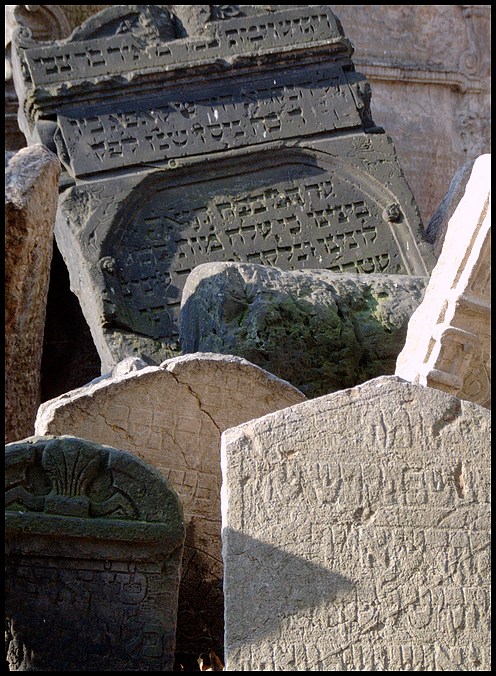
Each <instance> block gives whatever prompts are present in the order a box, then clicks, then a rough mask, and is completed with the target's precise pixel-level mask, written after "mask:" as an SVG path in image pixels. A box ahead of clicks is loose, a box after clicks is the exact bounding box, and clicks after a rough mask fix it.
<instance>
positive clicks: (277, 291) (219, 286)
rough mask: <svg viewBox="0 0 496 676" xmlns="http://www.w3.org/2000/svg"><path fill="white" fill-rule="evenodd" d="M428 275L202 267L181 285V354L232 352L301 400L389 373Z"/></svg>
mask: <svg viewBox="0 0 496 676" xmlns="http://www.w3.org/2000/svg"><path fill="white" fill-rule="evenodd" d="M428 281H429V280H428V278H427V277H413V276H410V275H375V274H369V275H352V274H346V273H333V272H329V271H328V270H305V271H303V270H301V271H300V270H298V271H292V272H288V271H282V270H279V269H276V268H269V267H264V266H261V265H244V264H242V263H206V264H204V265H199V266H198V267H197V268H195V270H194V271H193V272H192V273H191V274H190V275H189V277H188V279H187V280H186V284H185V286H184V291H183V297H182V303H181V315H180V341H181V346H182V348H183V352H196V351H201V352H220V353H224V354H237V355H239V356H240V357H244V358H245V359H248V360H249V361H251V362H252V363H254V364H258V366H261V367H262V368H264V369H266V370H267V371H270V373H274V374H275V375H277V376H279V378H283V379H284V380H287V381H289V382H290V383H291V384H293V385H294V386H295V387H297V388H298V389H299V390H301V391H302V392H303V393H304V394H305V395H306V396H307V397H316V396H320V395H322V394H329V393H330V392H334V391H336V390H342V389H344V388H345V387H353V386H354V385H358V384H359V383H363V382H365V381H366V380H370V379H371V378H375V377H376V376H380V375H391V374H393V373H394V370H395V367H396V359H397V357H398V354H399V353H400V351H401V350H402V348H403V346H404V343H405V338H406V330H407V325H408V321H409V319H410V317H411V315H412V314H413V311H414V310H415V309H416V308H417V307H418V305H419V304H420V302H421V300H422V297H423V294H424V291H425V287H426V286H427V283H428Z"/></svg>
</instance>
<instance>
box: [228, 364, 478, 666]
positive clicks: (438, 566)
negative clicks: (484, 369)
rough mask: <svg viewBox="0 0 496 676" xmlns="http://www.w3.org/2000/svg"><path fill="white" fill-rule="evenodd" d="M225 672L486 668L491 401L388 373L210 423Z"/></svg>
mask: <svg viewBox="0 0 496 676" xmlns="http://www.w3.org/2000/svg"><path fill="white" fill-rule="evenodd" d="M221 457H222V460H221V462H222V477H223V484H222V512H223V517H222V527H223V531H222V539H223V559H224V590H225V607H226V615H225V619H226V634H225V641H226V645H225V653H226V671H392V672H395V671H490V670H491V666H490V607H491V606H490V601H489V595H490V572H491V571H490V558H489V556H490V511H489V507H490V505H489V502H490V471H489V468H490V412H489V411H487V409H484V408H482V407H480V406H477V405H476V404H473V403H471V402H465V401H461V400H459V399H457V398H455V397H452V396H450V395H448V394H446V393H445V392H440V391H439V390H434V389H431V388H426V387H423V386H421V385H413V384H411V383H407V382H405V381H402V380H401V379H400V378H397V377H396V376H385V377H381V378H377V379H375V380H371V381H369V382H367V383H365V384H364V385H361V386H359V387H356V388H353V389H349V390H344V391H341V392H336V393H334V394H331V395H328V396H325V397H320V398H319V399H314V400H312V401H309V402H304V403H303V404H299V405H297V406H293V407H291V408H288V409H285V410H284V411H279V412H278V413H275V414H272V415H268V416H265V417H264V418H262V419H260V420H254V421H251V422H249V423H246V424H245V425H241V426H239V427H238V428H235V429H230V430H227V431H226V432H224V434H223V435H222V450H221Z"/></svg>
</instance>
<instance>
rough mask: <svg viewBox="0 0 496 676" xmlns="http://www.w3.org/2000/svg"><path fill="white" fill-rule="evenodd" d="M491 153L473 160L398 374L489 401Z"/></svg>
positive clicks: (484, 402) (483, 403) (410, 329)
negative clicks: (463, 191) (463, 192)
mask: <svg viewBox="0 0 496 676" xmlns="http://www.w3.org/2000/svg"><path fill="white" fill-rule="evenodd" d="M490 175H491V156H490V155H482V156H481V157H479V158H478V159H477V160H476V161H475V162H474V164H473V167H472V171H471V174H470V178H469V179H468V181H467V184H466V189H465V194H464V195H463V197H462V198H461V200H460V202H459V204H458V206H457V208H456V210H455V212H454V214H453V215H452V217H451V219H450V221H449V224H448V229H447V232H446V237H445V240H444V245H443V249H442V252H441V255H440V257H439V260H438V263H437V265H436V267H435V268H434V271H433V273H432V276H431V279H430V281H429V285H428V287H427V289H426V292H425V297H424V300H423V302H422V303H421V305H420V306H419V307H418V308H417V310H416V311H415V312H414V314H413V316H412V318H411V320H410V323H409V325H408V332H407V338H406V343H405V346H404V348H403V350H402V351H401V352H400V354H399V355H398V360H397V364H396V374H397V375H399V376H400V377H402V378H405V379H407V380H411V381H412V382H418V383H420V384H422V385H428V386H429V387H436V388H438V389H441V390H444V391H445V392H450V393H451V394H455V395H456V396H457V397H460V399H468V400H469V401H474V402H476V403H477V404H480V405H481V406H487V407H488V408H489V407H490V405H491V186H490Z"/></svg>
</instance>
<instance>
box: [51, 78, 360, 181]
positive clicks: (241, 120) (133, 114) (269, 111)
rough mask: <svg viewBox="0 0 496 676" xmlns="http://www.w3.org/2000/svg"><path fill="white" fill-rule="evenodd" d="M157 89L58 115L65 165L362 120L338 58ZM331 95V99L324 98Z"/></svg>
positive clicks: (113, 162)
mask: <svg viewBox="0 0 496 676" xmlns="http://www.w3.org/2000/svg"><path fill="white" fill-rule="evenodd" d="M168 98H169V97H168V96H167V94H161V95H160V97H158V98H157V99H156V100H155V101H153V100H144V101H142V102H140V107H139V108H136V105H135V104H134V103H133V104H131V105H132V107H131V106H130V104H127V106H126V104H124V105H123V107H122V109H119V108H117V109H116V108H115V105H114V106H112V108H113V110H112V112H108V113H105V112H104V111H103V112H101V113H99V114H98V115H94V116H91V117H87V118H85V117H79V116H78V117H74V118H71V117H65V116H59V118H58V124H59V128H60V132H61V135H60V137H59V138H60V140H59V143H63V147H64V148H65V149H70V150H68V151H67V152H68V157H69V162H70V166H69V167H68V169H70V171H71V173H74V174H75V175H84V174H86V173H93V172H97V171H101V170H102V169H105V170H109V169H114V168H118V167H121V166H126V165H136V164H140V163H142V162H147V161H148V162H149V161H158V160H172V159H175V158H179V157H186V156H189V155H198V154H205V153H210V152H218V151H226V150H229V149H234V148H238V147H242V146H246V145H250V146H252V145H257V144H260V143H267V142H270V141H278V140H280V139H287V138H291V137H294V136H297V135H307V134H313V133H316V132H324V131H331V130H333V129H344V128H347V127H354V126H357V125H360V124H361V121H360V116H359V114H358V111H357V109H356V107H355V102H354V97H353V93H352V91H351V89H350V86H349V84H348V82H347V80H346V78H345V76H344V74H343V70H342V68H341V67H339V66H334V67H332V68H327V69H319V70H317V71H313V72H312V74H311V77H309V73H308V71H306V70H305V71H300V72H299V73H298V72H294V73H293V72H292V73H291V74H290V75H285V76H279V77H271V78H266V79H263V80H250V82H248V83H246V84H245V83H242V82H238V83H236V84H235V85H231V86H229V85H228V84H219V85H217V86H215V85H212V86H210V87H209V90H208V96H205V91H204V89H201V90H192V91H187V90H186V91H185V92H183V91H181V92H175V93H174V98H172V97H171V99H170V101H167V99H168ZM330 102H331V104H330ZM329 104H330V105H329Z"/></svg>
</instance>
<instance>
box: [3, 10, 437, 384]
mask: <svg viewBox="0 0 496 676" xmlns="http://www.w3.org/2000/svg"><path fill="white" fill-rule="evenodd" d="M171 7H172V8H174V6H171ZM190 10H191V11H187V6H182V7H181V6H180V8H179V9H178V10H177V11H178V15H176V14H175V13H174V11H169V9H166V8H165V7H163V6H160V5H114V6H111V7H108V8H107V9H104V10H103V11H102V12H100V13H98V14H96V15H94V16H92V17H91V18H89V19H88V20H87V21H86V22H85V23H84V24H82V25H81V26H80V27H79V28H77V29H75V30H74V31H73V33H71V35H70V36H69V37H68V38H66V39H64V40H59V41H56V42H54V43H51V44H40V43H36V42H35V41H33V40H32V39H30V37H29V35H27V34H26V32H25V31H22V30H18V31H17V32H16V33H15V35H14V37H13V73H14V80H15V84H16V89H17V92H18V94H19V99H20V103H21V105H20V109H19V110H20V114H19V122H20V125H21V128H22V130H23V132H24V133H25V135H26V138H27V140H28V143H32V142H35V141H37V140H40V139H44V142H46V143H47V144H51V147H53V148H54V150H56V152H57V153H58V155H59V157H60V159H61V162H62V164H63V166H64V190H63V191H61V196H60V203H59V211H58V217H57V224H56V227H55V236H56V240H57V245H58V247H59V249H60V251H61V253H62V255H63V257H64V260H65V262H66V265H67V268H68V270H69V274H70V277H71V288H72V290H73V291H74V293H75V294H76V295H77V296H78V298H79V300H80V303H81V308H82V311H83V313H84V315H85V318H86V320H87V322H88V325H89V326H90V327H91V331H92V336H93V340H94V343H95V346H96V348H97V350H98V352H99V355H100V358H101V361H102V371H103V372H105V371H107V370H110V369H111V368H112V366H113V365H115V363H116V362H117V361H120V360H121V359H122V358H123V357H125V356H128V355H130V354H134V355H137V356H142V357H148V358H150V359H153V360H154V361H155V362H156V363H157V362H160V361H162V360H163V359H164V358H167V357H170V356H173V355H175V354H177V352H178V350H179V345H178V342H177V338H178V319H179V307H180V301H181V292H182V289H183V286H184V282H185V280H186V277H187V275H188V274H189V272H191V270H192V269H193V268H194V267H195V266H197V265H199V264H201V263H205V262H210V261H229V260H231V261H241V262H246V263H259V264H263V265H270V266H276V267H279V268H284V269H292V270H293V269H302V268H314V267H325V268H327V269H331V270H335V271H340V272H342V271H346V272H350V271H352V272H384V273H387V274H395V273H397V274H414V275H428V274H429V273H430V271H431V269H432V267H433V265H434V263H435V260H434V258H433V256H432V252H431V247H430V245H429V244H428V243H427V242H426V241H424V240H423V228H422V223H421V220H420V215H419V213H418V209H417V206H416V204H415V199H414V197H413V195H412V193H411V191H410V189H409V187H408V185H407V183H406V181H405V178H404V175H403V173H402V170H401V167H400V166H399V163H398V162H397V159H396V156H395V151H394V146H393V143H392V141H391V139H390V138H389V137H388V136H387V135H386V133H385V131H384V129H382V128H380V127H378V126H376V125H375V124H374V122H373V119H372V116H371V112H370V97H371V92H370V87H369V84H368V82H367V81H366V80H365V78H363V77H362V76H361V75H360V74H359V73H357V72H356V71H355V68H354V65H353V61H352V53H353V48H352V45H351V44H350V42H349V40H348V39H347V38H346V37H345V35H344V33H343V30H342V27H341V24H340V22H339V19H338V18H337V17H336V16H335V15H334V14H333V12H332V10H331V8H330V7H329V6H327V5H289V6H285V5H239V6H238V5H233V6H231V5H227V6H225V5H205V6H200V7H199V8H194V11H193V10H192V9H191V8H190Z"/></svg>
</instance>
